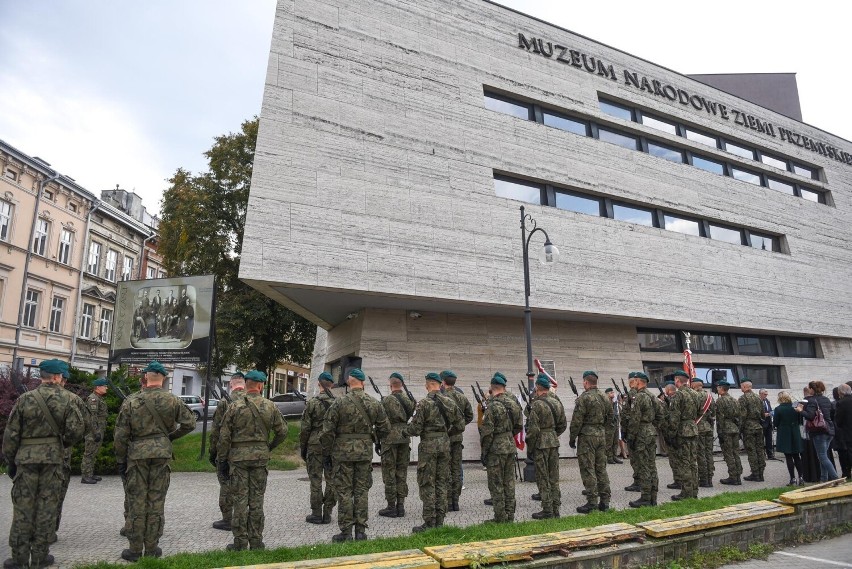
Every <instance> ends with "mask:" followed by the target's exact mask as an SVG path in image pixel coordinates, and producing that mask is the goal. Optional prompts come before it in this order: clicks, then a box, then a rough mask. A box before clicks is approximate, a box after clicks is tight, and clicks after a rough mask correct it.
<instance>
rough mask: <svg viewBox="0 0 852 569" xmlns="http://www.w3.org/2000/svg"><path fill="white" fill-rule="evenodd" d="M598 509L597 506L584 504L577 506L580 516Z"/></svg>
mask: <svg viewBox="0 0 852 569" xmlns="http://www.w3.org/2000/svg"><path fill="white" fill-rule="evenodd" d="M597 509H598V505H597V504H583V505H582V506H577V513H578V514H589V513H591V512H594V511H595V510H597Z"/></svg>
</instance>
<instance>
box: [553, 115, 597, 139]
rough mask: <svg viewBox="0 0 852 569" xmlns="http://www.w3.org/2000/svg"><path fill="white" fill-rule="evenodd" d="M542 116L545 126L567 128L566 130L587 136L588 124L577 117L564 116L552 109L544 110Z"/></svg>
mask: <svg viewBox="0 0 852 569" xmlns="http://www.w3.org/2000/svg"><path fill="white" fill-rule="evenodd" d="M542 118H543V119H544V124H546V125H547V126H552V127H555V128H558V129H561V130H567V131H568V132H573V133H574V134H579V135H582V136H589V125H588V124H586V123H585V122H583V121H581V120H579V119H574V118H571V117H566V116H565V115H560V114H558V113H554V112H553V111H544V112H543V113H542Z"/></svg>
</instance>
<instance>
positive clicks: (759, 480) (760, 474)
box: [755, 470, 763, 482]
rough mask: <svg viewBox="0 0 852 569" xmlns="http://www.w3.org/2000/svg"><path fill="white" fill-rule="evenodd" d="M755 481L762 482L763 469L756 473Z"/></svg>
mask: <svg viewBox="0 0 852 569" xmlns="http://www.w3.org/2000/svg"><path fill="white" fill-rule="evenodd" d="M755 482H763V471H762V470H761V471H760V472H758V473H757V480H755Z"/></svg>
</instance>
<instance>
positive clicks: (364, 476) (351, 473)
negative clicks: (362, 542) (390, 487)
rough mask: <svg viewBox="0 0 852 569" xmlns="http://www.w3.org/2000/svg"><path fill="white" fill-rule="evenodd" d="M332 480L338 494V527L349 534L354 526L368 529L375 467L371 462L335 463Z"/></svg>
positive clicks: (332, 469) (336, 461) (337, 461)
mask: <svg viewBox="0 0 852 569" xmlns="http://www.w3.org/2000/svg"><path fill="white" fill-rule="evenodd" d="M331 478H332V480H334V489H335V492H336V494H337V527H339V528H340V531H341V532H344V533H346V532H348V531H350V529H351V528H352V526H353V525H354V526H358V527H363V528H366V527H367V509H368V507H369V500H368V497H369V493H370V487H372V486H373V465H372V464H371V463H370V461H369V460H359V461H357V462H343V461H339V460H335V461H333V465H332V467H331Z"/></svg>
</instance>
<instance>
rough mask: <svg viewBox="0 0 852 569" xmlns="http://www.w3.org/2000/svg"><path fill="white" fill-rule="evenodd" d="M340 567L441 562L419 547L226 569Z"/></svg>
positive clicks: (422, 568) (413, 568)
mask: <svg viewBox="0 0 852 569" xmlns="http://www.w3.org/2000/svg"><path fill="white" fill-rule="evenodd" d="M331 567H339V568H342V569H372V568H380V569H440V567H441V566H440V564H439V563H438V562H437V561H436V560H435V559H433V558H432V557H429V556H428V555H426V554H424V553H423V552H422V551H420V550H419V549H406V550H404V551H389V552H386V553H370V554H367V555H351V556H349V557H333V558H330V559H306V560H304V561H290V562H288V563H267V564H264V565H251V566H244V567H242V568H237V567H228V568H225V569H325V568H331Z"/></svg>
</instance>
